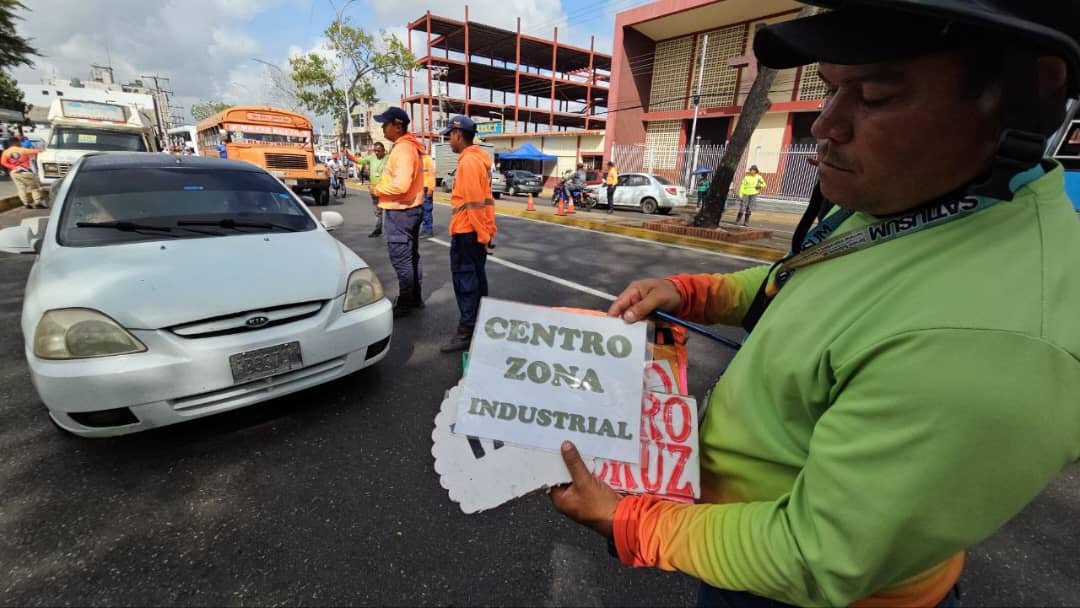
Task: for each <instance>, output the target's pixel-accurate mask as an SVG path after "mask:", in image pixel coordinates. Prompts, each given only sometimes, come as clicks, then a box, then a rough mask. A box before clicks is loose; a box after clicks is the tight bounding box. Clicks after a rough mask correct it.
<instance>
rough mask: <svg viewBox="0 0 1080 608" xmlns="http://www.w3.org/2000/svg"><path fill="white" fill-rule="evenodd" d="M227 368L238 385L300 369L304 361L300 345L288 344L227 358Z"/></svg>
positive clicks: (296, 343) (297, 343)
mask: <svg viewBox="0 0 1080 608" xmlns="http://www.w3.org/2000/svg"><path fill="white" fill-rule="evenodd" d="M229 366H230V367H232V375H233V381H234V382H236V383H240V382H247V381H249V380H257V379H259V378H266V377H267V376H274V375H277V374H281V373H284V372H289V371H292V370H294V369H300V368H301V367H303V366H304V361H303V359H301V357H300V343H299V342H289V343H288V344H279V345H277V346H271V347H269V348H260V349H258V350H250V351H248V352H246V353H237V354H235V355H232V356H230V357H229Z"/></svg>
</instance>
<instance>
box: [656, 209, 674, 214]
mask: <svg viewBox="0 0 1080 608" xmlns="http://www.w3.org/2000/svg"><path fill="white" fill-rule="evenodd" d="M656 212H657V213H659V214H660V215H669V214H670V213H671V207H661V208H659V209H657V210H656Z"/></svg>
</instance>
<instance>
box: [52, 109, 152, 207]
mask: <svg viewBox="0 0 1080 608" xmlns="http://www.w3.org/2000/svg"><path fill="white" fill-rule="evenodd" d="M49 126H50V128H51V133H50V135H49V144H48V147H47V148H46V149H45V151H44V152H42V153H41V154H38V156H37V163H38V178H39V179H40V180H41V182H42V183H43V184H44V185H46V186H51V185H52V184H53V183H55V182H56V181H57V180H59V179H60V178H62V177H64V176H65V175H67V172H68V170H69V169H70V168H71V164H72V163H74V162H75V161H76V160H78V159H79V158H81V157H83V156H85V155H86V154H88V153H90V152H154V151H156V150H157V145H156V144H157V142H156V139H155V137H154V130H153V127H151V126H150V124H149V123H148V122H147V121H146V120H145V119H144V118H143V116H142V114H140V113H139V112H138V110H135V109H134V108H129V107H126V106H121V105H116V104H111V103H100V102H96V101H79V100H76V99H54V100H53V102H52V105H50V106H49Z"/></svg>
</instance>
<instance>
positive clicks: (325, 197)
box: [315, 188, 330, 206]
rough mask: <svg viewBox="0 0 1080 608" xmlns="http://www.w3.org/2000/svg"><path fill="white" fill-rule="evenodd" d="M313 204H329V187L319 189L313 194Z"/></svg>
mask: <svg viewBox="0 0 1080 608" xmlns="http://www.w3.org/2000/svg"><path fill="white" fill-rule="evenodd" d="M315 204H316V205H322V206H326V205H329V204H330V189H329V188H324V189H322V190H319V193H318V194H317V195H315Z"/></svg>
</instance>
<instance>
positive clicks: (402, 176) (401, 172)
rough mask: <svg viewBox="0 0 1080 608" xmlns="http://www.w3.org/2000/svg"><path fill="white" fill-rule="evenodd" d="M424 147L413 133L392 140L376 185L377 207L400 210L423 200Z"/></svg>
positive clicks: (421, 202) (418, 203)
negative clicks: (392, 142) (422, 159)
mask: <svg viewBox="0 0 1080 608" xmlns="http://www.w3.org/2000/svg"><path fill="white" fill-rule="evenodd" d="M423 154H424V147H423V146H422V145H420V142H419V141H418V140H417V139H416V137H415V136H414V135H413V134H412V133H406V134H405V135H402V136H401V137H399V138H398V140H397V141H395V142H394V147H393V148H392V149H391V150H390V158H388V159H386V168H384V169H383V174H382V177H380V178H379V183H378V184H377V185H376V186H375V188H374V192H375V196H377V197H379V208H380V209H390V210H395V211H401V210H403V209H411V208H413V207H417V206H419V205H422V204H424V171H423V162H422V161H421V156H423Z"/></svg>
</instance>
